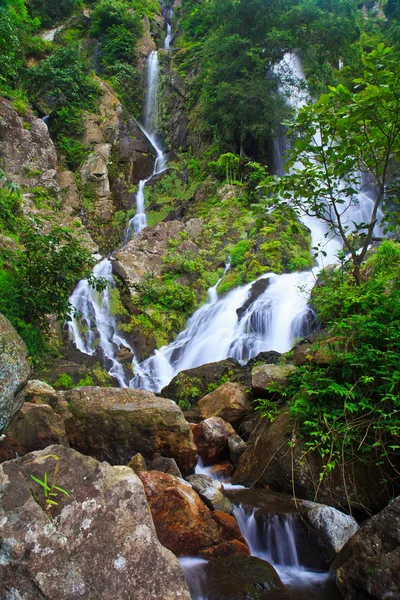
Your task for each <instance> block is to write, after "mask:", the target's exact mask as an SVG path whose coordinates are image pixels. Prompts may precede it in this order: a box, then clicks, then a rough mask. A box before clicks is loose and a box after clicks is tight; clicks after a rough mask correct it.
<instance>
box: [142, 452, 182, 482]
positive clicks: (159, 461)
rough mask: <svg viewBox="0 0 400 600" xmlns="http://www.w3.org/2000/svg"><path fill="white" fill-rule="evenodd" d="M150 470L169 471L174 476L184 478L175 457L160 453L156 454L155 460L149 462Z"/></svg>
mask: <svg viewBox="0 0 400 600" xmlns="http://www.w3.org/2000/svg"><path fill="white" fill-rule="evenodd" d="M148 470H149V471H160V472H161V473H168V474H169V475H173V476H174V477H180V478H182V473H181V472H180V470H179V468H178V465H177V464H176V461H175V460H174V459H173V458H166V457H165V456H161V455H160V454H155V455H154V457H153V460H152V461H151V463H150V464H149V469H148Z"/></svg>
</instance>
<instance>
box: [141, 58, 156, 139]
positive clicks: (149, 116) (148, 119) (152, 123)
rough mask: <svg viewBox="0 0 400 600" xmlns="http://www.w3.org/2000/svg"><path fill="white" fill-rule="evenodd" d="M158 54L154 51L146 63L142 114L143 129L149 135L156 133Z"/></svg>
mask: <svg viewBox="0 0 400 600" xmlns="http://www.w3.org/2000/svg"><path fill="white" fill-rule="evenodd" d="M158 79H159V67H158V52H157V50H154V51H153V52H152V53H151V54H150V56H149V58H148V61H147V91H146V101H145V113H144V128H145V129H146V131H148V132H149V133H150V134H151V133H154V132H155V131H156V123H157V108H158V106H157V105H158V102H157V94H158Z"/></svg>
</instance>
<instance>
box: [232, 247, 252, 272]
mask: <svg viewBox="0 0 400 600" xmlns="http://www.w3.org/2000/svg"><path fill="white" fill-rule="evenodd" d="M249 249H250V242H249V241H248V240H242V241H240V242H238V243H237V244H236V246H234V247H233V248H232V250H231V252H230V257H231V267H232V268H235V267H240V266H242V265H243V263H244V257H245V254H246V252H248V251H249Z"/></svg>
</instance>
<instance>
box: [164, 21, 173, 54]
mask: <svg viewBox="0 0 400 600" xmlns="http://www.w3.org/2000/svg"><path fill="white" fill-rule="evenodd" d="M171 40H172V27H171V25H170V23H167V35H166V36H165V40H164V48H165V50H169V49H170V47H171Z"/></svg>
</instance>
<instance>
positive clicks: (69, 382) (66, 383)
mask: <svg viewBox="0 0 400 600" xmlns="http://www.w3.org/2000/svg"><path fill="white" fill-rule="evenodd" d="M53 387H55V388H56V389H62V390H70V389H72V388H73V387H74V380H73V379H72V377H71V375H67V374H66V373H63V374H62V375H60V376H59V377H58V378H57V380H56V381H55V382H54V383H53Z"/></svg>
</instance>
